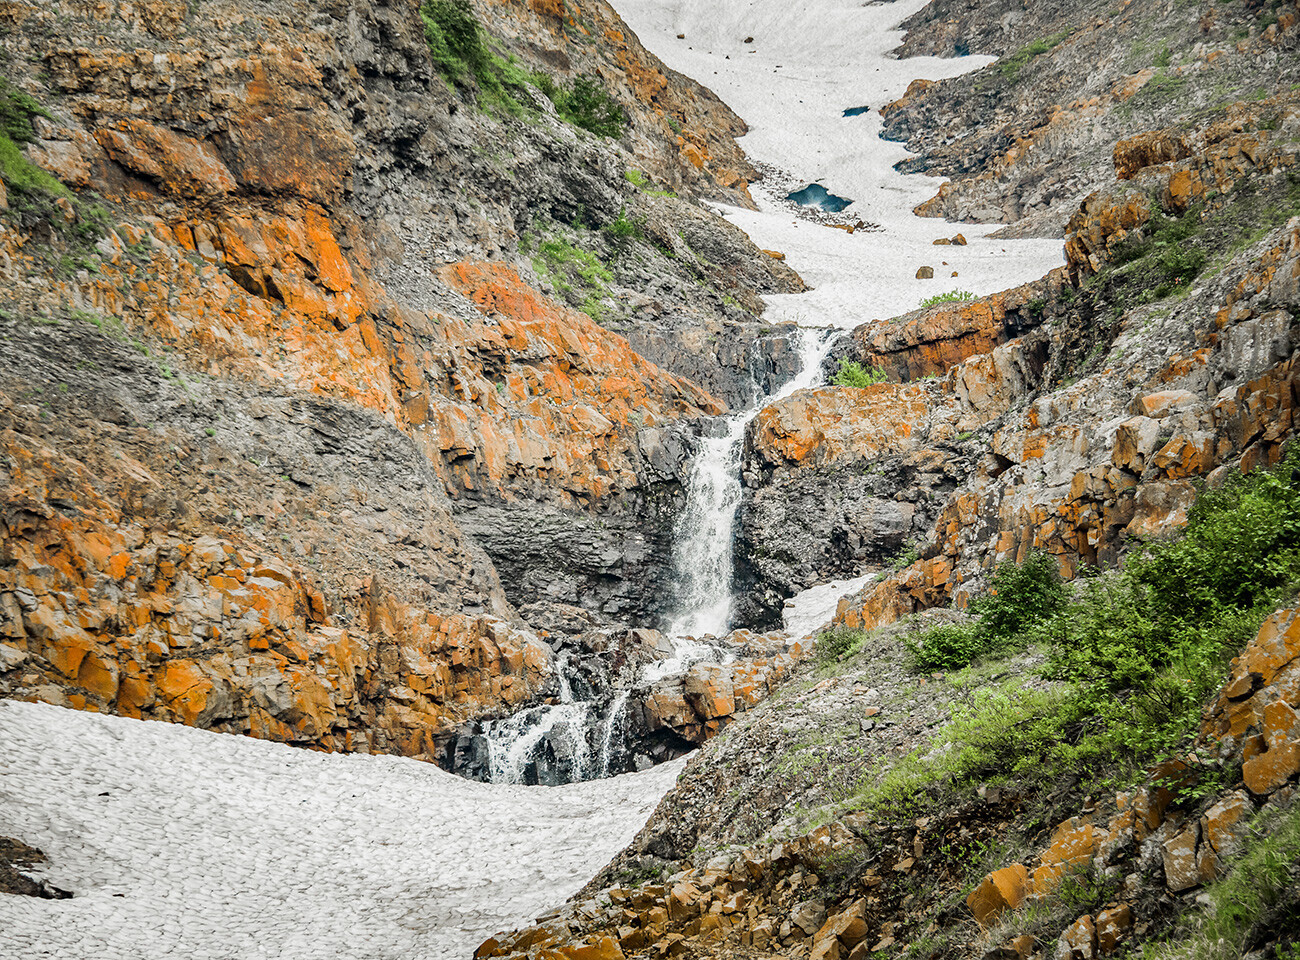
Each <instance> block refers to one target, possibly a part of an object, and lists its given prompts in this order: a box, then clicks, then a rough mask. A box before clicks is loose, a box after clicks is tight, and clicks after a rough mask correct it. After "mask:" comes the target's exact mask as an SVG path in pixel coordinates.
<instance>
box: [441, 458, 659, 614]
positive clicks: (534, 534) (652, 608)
mask: <svg viewBox="0 0 1300 960" xmlns="http://www.w3.org/2000/svg"><path fill="white" fill-rule="evenodd" d="M681 496H682V493H681V486H680V484H677V483H671V482H670V483H663V484H659V485H657V486H655V487H652V488H649V489H643V490H641V491H638V495H637V496H636V497H634V498H633V499H632V500H631V502H625V503H624V504H622V505H621V506H622V507H624V508H625V509H622V510H619V511H611V512H606V513H602V514H599V515H590V514H579V513H572V512H568V511H562V510H558V509H554V508H550V507H544V506H541V505H538V504H535V503H523V504H519V505H514V504H506V505H487V504H483V505H479V506H467V507H466V508H464V509H460V510H459V511H458V513H457V523H458V524H459V526H460V528H461V529H462V530H463V531H464V532H465V533H466V534H468V535H469V536H470V537H472V538H474V539H475V540H476V541H477V542H478V543H479V544H481V545H482V547H483V549H484V550H485V551H486V552H487V554H488V556H490V557H491V558H492V560H493V563H494V564H495V565H496V569H497V572H498V573H499V574H500V576H501V580H502V584H503V586H504V587H505V589H506V595H507V597H509V599H510V600H511V602H512V603H515V604H518V605H522V604H535V603H538V602H543V601H550V602H556V603H562V604H569V605H572V606H575V607H582V608H585V609H589V610H592V611H596V612H597V613H599V614H600V615H601V616H603V617H606V618H618V619H625V620H628V621H631V622H641V623H651V622H655V621H656V620H658V619H660V618H661V616H662V615H663V614H666V613H667V612H668V610H667V604H668V603H669V602H670V601H671V597H672V591H671V589H670V582H669V574H670V569H671V564H672V548H673V538H672V533H673V519H674V517H675V516H676V509H677V506H678V505H679V503H680V500H681Z"/></svg>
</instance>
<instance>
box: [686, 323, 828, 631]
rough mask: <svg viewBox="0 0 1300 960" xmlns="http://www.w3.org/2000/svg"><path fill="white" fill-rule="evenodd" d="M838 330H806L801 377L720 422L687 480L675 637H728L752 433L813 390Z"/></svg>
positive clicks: (800, 336)
mask: <svg viewBox="0 0 1300 960" xmlns="http://www.w3.org/2000/svg"><path fill="white" fill-rule="evenodd" d="M835 332H836V331H833V330H825V329H817V328H808V327H800V328H799V329H798V331H797V333H796V337H797V341H796V346H797V349H798V354H799V360H800V368H799V373H798V374H797V375H796V376H795V377H794V378H793V379H791V380H790V381H788V382H787V383H786V384H785V385H783V386H782V387H781V388H780V389H779V390H778V391H777V392H776V393H775V394H770V395H766V396H762V397H760V398H759V399H758V400H757V402H755V403H754V404H753V405H752V406H750V407H748V408H746V409H745V410H743V411H741V412H740V413H734V414H732V415H730V416H728V417H720V418H719V419H718V420H717V421H715V424H716V426H715V431H716V432H715V434H714V435H713V436H709V437H706V438H705V439H704V441H703V443H702V444H701V447H700V451H699V453H698V454H697V455H696V456H695V459H694V460H693V461H692V462H691V468H690V472H689V473H688V475H687V478H686V508H685V510H683V511H682V514H681V516H680V517H679V518H678V521H677V525H676V528H675V530H674V543H675V546H674V548H673V580H674V583H675V584H676V585H677V614H676V616H674V617H673V619H672V621H671V626H670V627H669V629H668V633H669V635H670V636H675V637H701V636H705V635H712V636H722V635H723V634H725V633H726V632H727V629H728V627H729V626H730V625H731V608H732V604H733V601H734V598H733V596H732V591H731V581H732V567H733V562H732V546H733V542H734V539H735V536H734V534H735V525H736V510H737V508H739V506H740V495H741V486H740V457H741V453H742V448H743V445H744V444H743V441H744V438H745V428H746V427H747V426H748V425H749V421H751V420H753V419H754V417H756V416H757V415H758V413H759V411H760V410H762V409H763V408H764V407H765V406H768V405H769V404H771V403H774V402H776V401H777V400H782V399H784V398H785V397H788V396H790V394H792V393H794V392H795V391H796V390H802V389H804V388H805V387H811V386H812V385H813V384H815V383H816V382H817V381H818V379H819V378H820V376H821V363H822V360H823V359H824V358H825V357H826V354H827V352H828V351H829V350H830V346H831V343H832V339H833V336H832V335H833V334H834V333H835Z"/></svg>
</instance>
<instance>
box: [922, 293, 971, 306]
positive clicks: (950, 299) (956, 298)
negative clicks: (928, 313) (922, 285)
mask: <svg viewBox="0 0 1300 960" xmlns="http://www.w3.org/2000/svg"><path fill="white" fill-rule="evenodd" d="M974 299H975V294H973V293H971V291H969V290H949V291H948V292H947V293H936V294H935V295H934V296H933V297H926V298H925V299H924V300H922V301H921V308H922V309H925V308H926V307H933V306H937V305H938V304H940V303H965V302H966V301H968V300H974Z"/></svg>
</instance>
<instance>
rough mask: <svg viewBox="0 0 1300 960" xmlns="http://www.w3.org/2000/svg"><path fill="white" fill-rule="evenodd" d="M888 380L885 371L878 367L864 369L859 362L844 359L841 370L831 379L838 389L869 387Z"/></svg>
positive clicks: (841, 361) (841, 362)
mask: <svg viewBox="0 0 1300 960" xmlns="http://www.w3.org/2000/svg"><path fill="white" fill-rule="evenodd" d="M887 379H888V376H887V375H886V374H885V371H883V370H881V369H879V368H878V367H864V366H863V365H862V364H861V363H859V362H858V361H856V360H850V359H848V358H847V357H844V358H842V359H841V360H840V369H839V370H838V371H836V373H835V376H833V377H831V383H833V384H835V386H837V387H869V386H871V385H872V384H873V383H883V382H884V381H885V380H887Z"/></svg>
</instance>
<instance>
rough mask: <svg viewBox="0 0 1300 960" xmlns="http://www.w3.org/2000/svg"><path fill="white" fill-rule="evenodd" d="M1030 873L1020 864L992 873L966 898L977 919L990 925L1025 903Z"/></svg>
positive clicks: (967, 904)
mask: <svg viewBox="0 0 1300 960" xmlns="http://www.w3.org/2000/svg"><path fill="white" fill-rule="evenodd" d="M1028 883H1029V873H1028V871H1026V870H1025V868H1024V866H1023V865H1022V864H1019V863H1015V864H1012V865H1011V866H1009V867H1003V868H1002V869H1001V870H995V871H994V872H993V873H990V874H989V875H988V876H987V877H985V878H984V880H983V881H982V882H981V883H980V885H979V886H977V887H976V888H975V889H974V890H973V891H972V892H971V894H970V896H968V897H967V898H966V906H967V907H969V908H970V911H971V913H973V914H974V915H975V919H976V920H977V921H978V922H979V923H981V924H986V925H987V924H989V923H992V922H993V921H994V920H996V919H997V918H998V917H1000V916H1001V915H1002V914H1003V913H1005V912H1006V911H1008V910H1014V909H1016V908H1017V907H1019V906H1020V905H1021V904H1022V903H1024V902H1025V897H1026V896H1027V894H1028Z"/></svg>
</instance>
